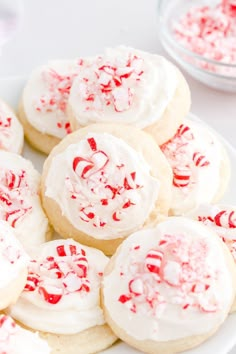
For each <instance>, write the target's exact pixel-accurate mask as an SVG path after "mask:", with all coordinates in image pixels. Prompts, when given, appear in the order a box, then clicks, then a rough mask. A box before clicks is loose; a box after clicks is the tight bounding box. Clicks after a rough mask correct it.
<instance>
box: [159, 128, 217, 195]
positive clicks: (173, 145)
mask: <svg viewBox="0 0 236 354" xmlns="http://www.w3.org/2000/svg"><path fill="white" fill-rule="evenodd" d="M194 140H195V136H194V134H193V132H192V129H191V128H190V127H189V126H188V125H187V124H181V125H180V127H179V128H178V130H177V132H176V134H175V135H174V137H173V138H171V139H170V140H168V141H167V142H166V143H164V144H163V145H161V150H162V152H163V153H164V155H165V156H166V158H167V159H168V161H169V162H170V164H171V167H172V170H173V186H174V187H176V188H180V189H182V190H186V189H187V188H189V189H191V186H194V185H195V184H196V180H195V177H194V173H193V170H194V169H195V168H197V169H201V168H202V169H205V168H207V167H208V166H209V165H210V164H211V163H210V161H209V160H208V158H207V156H206V155H205V153H203V152H200V151H197V150H195V151H194V152H193V154H192V155H191V156H189V155H188V154H187V151H188V150H189V148H190V147H191V144H192V142H193V141H194ZM199 148H200V146H199Z"/></svg>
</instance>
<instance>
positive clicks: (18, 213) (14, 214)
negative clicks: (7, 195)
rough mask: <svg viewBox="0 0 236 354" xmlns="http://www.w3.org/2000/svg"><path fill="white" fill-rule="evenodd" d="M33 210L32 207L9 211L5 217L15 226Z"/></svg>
mask: <svg viewBox="0 0 236 354" xmlns="http://www.w3.org/2000/svg"><path fill="white" fill-rule="evenodd" d="M31 210H32V207H29V208H22V209H16V210H13V211H9V212H7V213H6V216H5V219H6V221H7V222H8V223H9V224H10V225H11V226H12V227H15V226H16V223H17V221H18V220H19V219H21V218H23V217H24V216H25V214H27V213H29V212H30V211H31Z"/></svg>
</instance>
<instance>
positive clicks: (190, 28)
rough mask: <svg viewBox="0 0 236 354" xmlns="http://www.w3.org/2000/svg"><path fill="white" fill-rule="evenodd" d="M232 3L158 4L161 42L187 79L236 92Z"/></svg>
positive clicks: (235, 24) (162, 0) (182, 1)
mask: <svg viewBox="0 0 236 354" xmlns="http://www.w3.org/2000/svg"><path fill="white" fill-rule="evenodd" d="M235 9H236V5H235V0H213V1H209V0H197V1H191V2H190V1H188V0H172V1H165V0H159V1H158V29H159V36H160V39H161V42H162V44H163V46H164V48H165V49H166V51H167V52H168V53H169V54H170V55H171V57H172V58H173V59H174V60H175V61H176V62H177V63H178V64H179V65H180V66H181V67H182V68H184V69H185V70H186V71H187V72H188V73H189V74H190V75H191V76H193V77H194V78H195V79H197V80H199V81H201V82H202V83H204V84H206V85H208V86H211V87H213V88H216V89H219V90H223V91H228V92H236V40H235V38H236V11H235Z"/></svg>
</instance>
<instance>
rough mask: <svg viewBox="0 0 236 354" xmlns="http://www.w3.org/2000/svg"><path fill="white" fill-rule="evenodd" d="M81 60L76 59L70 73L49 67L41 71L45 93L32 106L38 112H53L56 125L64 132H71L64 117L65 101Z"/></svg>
mask: <svg viewBox="0 0 236 354" xmlns="http://www.w3.org/2000/svg"><path fill="white" fill-rule="evenodd" d="M81 65H83V61H82V60H80V61H78V68H75V72H73V73H71V74H69V73H68V74H66V75H62V74H60V73H59V72H58V71H56V70H55V69H52V68H49V69H48V70H44V71H43V72H42V80H43V82H44V84H45V85H46V90H45V91H46V93H45V94H44V95H42V96H41V97H38V98H36V99H35V102H34V107H35V110H36V111H37V112H39V113H42V114H44V113H53V114H54V115H53V117H55V118H56V125H57V127H58V128H60V129H63V130H64V131H65V134H69V133H71V126H70V122H69V121H68V119H67V117H66V107H67V101H68V98H69V94H70V89H71V86H72V83H73V81H74V79H75V77H76V76H77V75H78V72H79V68H80V66H81Z"/></svg>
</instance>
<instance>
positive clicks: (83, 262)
mask: <svg viewBox="0 0 236 354" xmlns="http://www.w3.org/2000/svg"><path fill="white" fill-rule="evenodd" d="M75 264H76V267H77V268H78V269H77V273H78V272H79V273H78V276H79V277H80V278H85V277H86V276H87V273H88V260H87V258H86V257H83V256H82V257H79V258H78V259H76V260H75Z"/></svg>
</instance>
